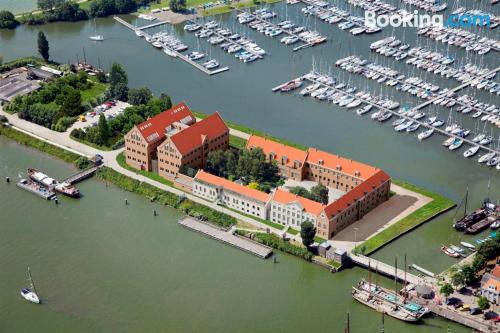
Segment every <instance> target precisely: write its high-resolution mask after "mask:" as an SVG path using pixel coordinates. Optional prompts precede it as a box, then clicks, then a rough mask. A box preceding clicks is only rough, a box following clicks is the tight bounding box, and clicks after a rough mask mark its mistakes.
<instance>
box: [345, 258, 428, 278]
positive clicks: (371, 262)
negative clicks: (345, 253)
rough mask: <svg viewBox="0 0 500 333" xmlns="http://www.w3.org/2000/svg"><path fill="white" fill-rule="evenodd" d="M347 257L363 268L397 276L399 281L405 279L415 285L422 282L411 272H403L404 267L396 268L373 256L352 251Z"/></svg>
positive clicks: (393, 276)
mask: <svg viewBox="0 0 500 333" xmlns="http://www.w3.org/2000/svg"><path fill="white" fill-rule="evenodd" d="M349 257H350V258H351V260H352V262H353V263H355V264H357V265H359V266H361V267H364V268H370V269H371V270H373V271H375V270H376V271H377V272H378V273H381V274H383V275H385V276H388V277H390V278H393V279H394V278H397V279H398V280H399V281H406V282H409V283H411V284H413V285H417V284H419V283H421V282H422V278H420V277H418V276H416V275H414V274H412V273H409V272H405V271H404V269H399V268H398V269H396V267H394V266H392V265H389V264H386V263H384V262H381V261H378V260H375V259H373V258H369V257H366V256H364V255H361V254H354V253H350V254H349Z"/></svg>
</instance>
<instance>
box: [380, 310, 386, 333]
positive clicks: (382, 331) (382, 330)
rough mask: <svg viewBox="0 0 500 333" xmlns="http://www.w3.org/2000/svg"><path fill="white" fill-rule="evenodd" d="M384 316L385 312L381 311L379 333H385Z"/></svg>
mask: <svg viewBox="0 0 500 333" xmlns="http://www.w3.org/2000/svg"><path fill="white" fill-rule="evenodd" d="M384 315H385V312H384V311H382V329H381V330H380V333H384V332H385V327H384V326H385V318H384Z"/></svg>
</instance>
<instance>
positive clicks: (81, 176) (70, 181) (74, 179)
mask: <svg viewBox="0 0 500 333" xmlns="http://www.w3.org/2000/svg"><path fill="white" fill-rule="evenodd" d="M97 169H99V166H93V167H91V168H88V169H85V170H83V171H81V172H79V173H77V174H74V175H73V176H71V177H69V178H66V179H65V180H64V181H63V183H68V184H71V185H73V184H76V183H78V182H81V181H82V180H85V179H87V178H89V177H91V176H92V175H93V174H94V173H95V172H96V171H97Z"/></svg>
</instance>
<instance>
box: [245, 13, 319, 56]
mask: <svg viewBox="0 0 500 333" xmlns="http://www.w3.org/2000/svg"><path fill="white" fill-rule="evenodd" d="M238 13H244V11H243V10H241V9H238ZM254 16H255V20H256V21H259V22H260V23H266V24H269V25H270V26H272V27H273V28H275V29H279V30H281V31H283V33H285V34H287V35H288V36H293V37H297V38H298V39H299V40H300V41H301V42H302V43H303V44H302V45H299V46H297V47H295V48H293V51H294V52H296V51H299V50H302V49H304V48H307V47H311V46H314V45H318V44H319V43H310V42H309V41H307V40H306V39H304V38H302V37H300V36H299V34H294V33H292V32H291V31H290V30H286V29H283V28H282V27H280V26H278V25H277V24H274V23H273V22H271V21H270V20H265V19H263V18H261V17H259V16H257V15H254ZM325 41H326V40H325Z"/></svg>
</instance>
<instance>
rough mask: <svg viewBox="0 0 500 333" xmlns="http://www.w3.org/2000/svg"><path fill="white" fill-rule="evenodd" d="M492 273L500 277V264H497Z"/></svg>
mask: <svg viewBox="0 0 500 333" xmlns="http://www.w3.org/2000/svg"><path fill="white" fill-rule="evenodd" d="M491 275H493V276H495V277H496V278H499V279H500V265H495V268H493V270H492V271H491Z"/></svg>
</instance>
